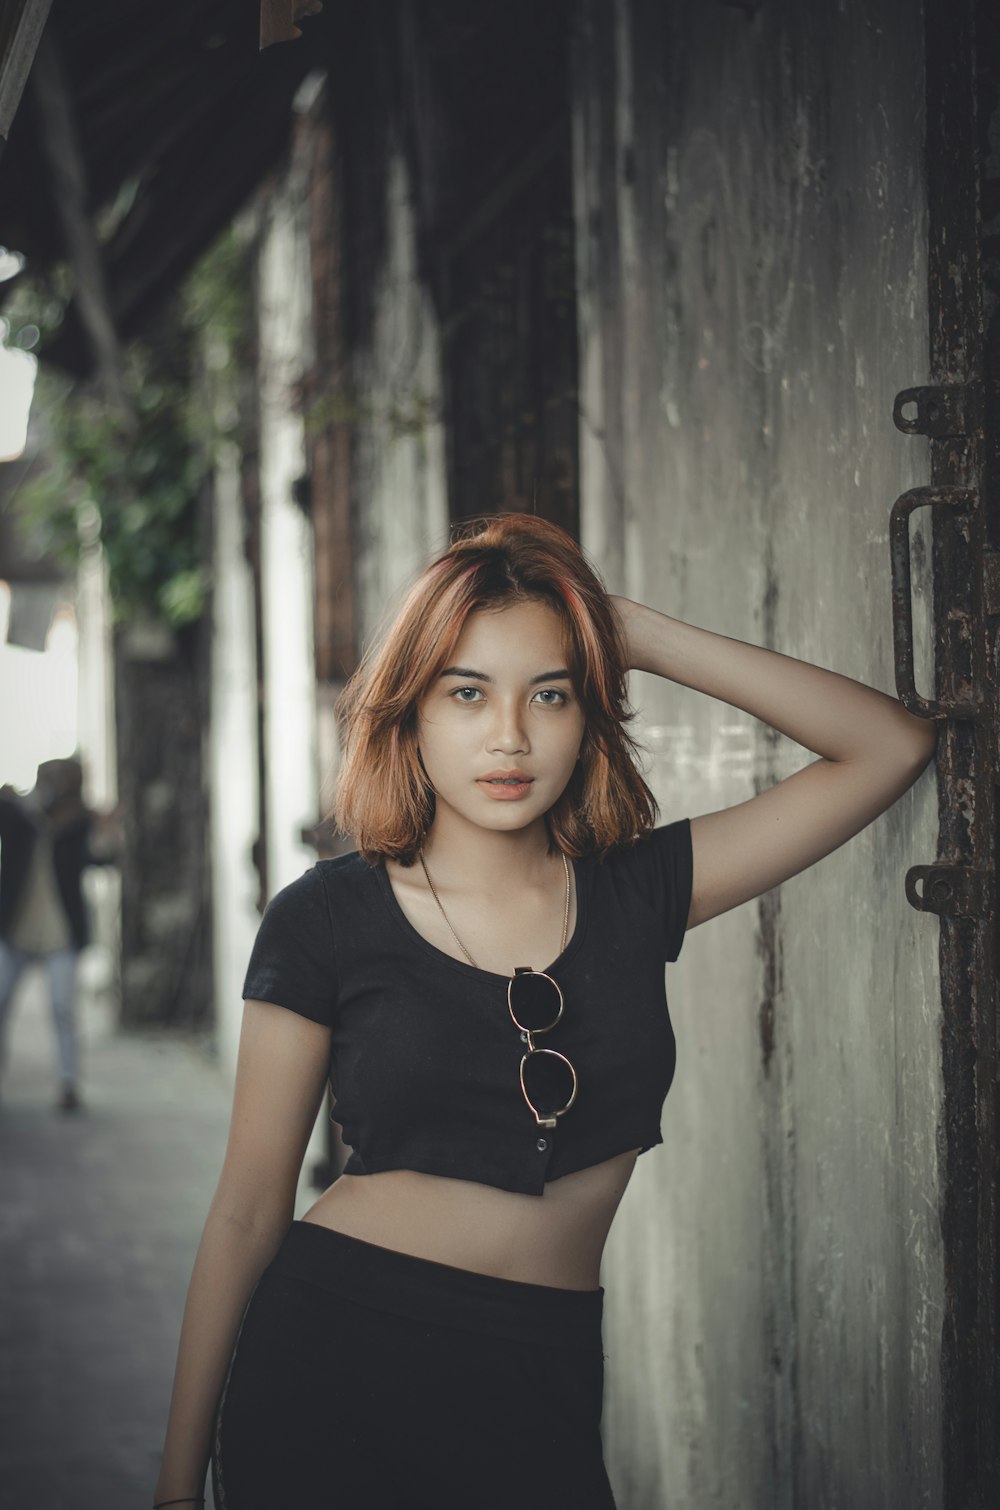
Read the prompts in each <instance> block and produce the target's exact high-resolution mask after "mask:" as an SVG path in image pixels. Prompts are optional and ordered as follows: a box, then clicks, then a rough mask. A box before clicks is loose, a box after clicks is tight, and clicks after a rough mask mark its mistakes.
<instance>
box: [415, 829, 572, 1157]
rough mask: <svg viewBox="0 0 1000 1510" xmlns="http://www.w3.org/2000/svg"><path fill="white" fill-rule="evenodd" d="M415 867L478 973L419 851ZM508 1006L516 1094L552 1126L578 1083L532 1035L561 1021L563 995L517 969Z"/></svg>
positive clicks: (540, 977)
mask: <svg viewBox="0 0 1000 1510" xmlns="http://www.w3.org/2000/svg"><path fill="white" fill-rule="evenodd" d="M562 862H563V870H564V872H565V876H566V904H565V907H564V909H563V931H562V944H561V946H560V949H559V954H560V956H561V955H562V954H563V952H564V950H565V948H566V939H567V937H568V934H569V897H570V884H569V864H568V862H567V860H566V856H565V855H563V857H562ZM420 863H421V865H422V866H423V869H424V875H425V876H426V877H427V884H428V886H429V887H430V889H431V892H432V894H433V896H434V900H435V902H436V903H437V904H438V907H439V908H440V909H441V916H442V917H443V918H444V920H445V922H446V923H447V924H448V927H449V928H450V929H451V933H452V937H453V938H454V940H455V942H456V944H457V945H458V947H459V948H460V949H461V951H462V953H463V954H464V955H465V957H466V959H467V960H468V961H469V963H470V964H471V965H472V966H473V967H474V968H475V969H476V970H478V969H479V968H480V967H479V965H477V964H476V961H475V960H474V959H473V957H472V955H471V954H470V953H469V951H468V949H467V948H466V947H465V945H464V944H463V943H462V940H461V939H460V938H459V936H458V934H457V933H456V932H455V930H454V928H453V927H452V924H451V919H450V918H449V917H448V914H447V913H446V912H445V910H444V906H443V904H442V902H441V898H440V897H439V896H438V894H437V891H436V890H435V887H434V882H433V881H432V880H431V878H430V872H429V871H428V869H427V865H426V863H425V861H424V856H423V852H422V851H421V852H420ZM507 1006H508V1008H509V1009H510V1015H511V1018H512V1019H513V1022H514V1026H515V1027H516V1028H518V1029H519V1030H520V1033H521V1038H522V1039H523V1041H524V1042H525V1043H526V1044H527V1045H528V1048H527V1052H526V1053H524V1054H523V1055H522V1056H521V1093H522V1095H523V1096H524V1099H525V1101H526V1102H527V1103H528V1106H529V1108H530V1110H531V1112H532V1114H533V1115H534V1118H535V1122H536V1123H537V1125H538V1126H539V1127H555V1125H556V1122H557V1120H558V1119H559V1118H560V1117H562V1116H564V1115H565V1113H566V1112H568V1111H569V1109H570V1107H571V1106H572V1105H573V1102H574V1101H575V1100H576V1091H577V1084H578V1082H577V1077H576V1070H575V1069H574V1068H573V1066H572V1065H571V1064H570V1062H569V1060H568V1059H567V1058H566V1055H565V1054H560V1053H559V1052H558V1050H556V1049H544V1048H543V1049H539V1048H536V1046H535V1036H536V1034H539V1033H547V1032H548V1031H549V1030H550V1028H554V1027H555V1025H556V1023H557V1022H558V1021H559V1019H560V1017H562V1015H563V994H562V991H561V990H560V989H559V986H558V984H557V983H556V981H554V980H553V979H552V976H551V975H546V974H545V972H544V971H543V970H533V969H532V968H531V966H530V965H516V966H515V967H514V974H513V975H512V976H511V978H510V981H509V982H508V984H507Z"/></svg>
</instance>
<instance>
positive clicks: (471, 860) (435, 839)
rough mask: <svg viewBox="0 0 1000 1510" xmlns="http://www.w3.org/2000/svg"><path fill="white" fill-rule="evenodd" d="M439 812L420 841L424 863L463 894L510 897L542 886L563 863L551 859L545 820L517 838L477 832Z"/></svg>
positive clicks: (443, 881) (538, 821)
mask: <svg viewBox="0 0 1000 1510" xmlns="http://www.w3.org/2000/svg"><path fill="white" fill-rule="evenodd" d="M453 818H454V815H450V814H447V813H444V814H443V813H440V812H438V813H437V814H435V817H434V822H433V823H432V824H431V827H430V829H429V831H428V833H427V837H426V839H425V840H424V846H423V852H424V859H425V860H426V861H427V864H428V867H429V868H430V870H431V873H432V875H433V876H434V881H435V884H436V883H437V881H438V877H439V876H440V878H441V881H442V883H443V884H445V885H447V886H451V887H456V888H457V887H461V888H462V889H464V890H475V891H479V890H488V891H490V892H499V893H509V892H510V891H511V890H512V889H513V888H514V887H516V886H519V885H520V886H525V885H535V884H544V883H545V881H546V880H547V879H548V878H549V877H550V876H551V873H552V871H553V870H554V869H556V868H558V869H559V871H560V873H561V872H562V860H561V859H560V857H559V856H558V855H550V854H549V850H548V844H549V837H548V830H547V828H546V826H545V820H544V819H543V818H539V819H538V820H537V822H535V823H532V824H531V825H530V826H529V827H528V828H525V829H519V830H518V831H517V832H516V833H509V834H505V833H498V832H496V831H495V830H490V829H484V828H480V827H479V826H478V825H477V824H471V823H467V822H465V821H464V820H457V821H450V820H453Z"/></svg>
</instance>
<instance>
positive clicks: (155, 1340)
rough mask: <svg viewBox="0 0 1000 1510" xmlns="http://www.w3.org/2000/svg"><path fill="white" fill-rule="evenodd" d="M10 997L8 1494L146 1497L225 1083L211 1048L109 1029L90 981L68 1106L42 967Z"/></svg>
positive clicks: (3, 1320) (1, 1160) (5, 1339)
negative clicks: (74, 1098) (73, 1100)
mask: <svg viewBox="0 0 1000 1510" xmlns="http://www.w3.org/2000/svg"><path fill="white" fill-rule="evenodd" d="M18 993H19V994H18V997H17V999H16V1000H15V1002H14V1003H13V1019H12V1022H11V1024H10V1027H11V1034H10V1040H9V1052H8V1071H7V1076H6V1080H5V1083H4V1085H3V1087H2V1100H0V1504H2V1505H4V1506H7V1505H9V1506H11V1507H15V1506H16V1507H18V1510H21V1507H24V1510H146V1507H148V1506H149V1505H150V1504H151V1503H152V1490H153V1486H154V1484H155V1481H156V1474H157V1471H158V1467H159V1456H160V1451H161V1448H162V1443H163V1431H164V1427H165V1425H166V1413H167V1405H168V1401H169V1394H170V1384H171V1379H172V1376H173V1367H174V1358H175V1354H176V1347H177V1338H178V1334H179V1329H180V1322H181V1314H182V1311H183V1305H184V1296H185V1293H186V1289H187V1284H188V1280H189V1278H190V1272H191V1265H192V1263H193V1261H194V1254H195V1250H196V1247H197V1244H198V1239H199V1236H200V1233H201V1227H202V1223H203V1222H204V1219H205V1215H206V1212H207V1210H208V1205H209V1202H210V1200H211V1197H212V1193H213V1191H214V1189H215V1183H216V1180H217V1178H218V1172H219V1169H220V1167H221V1162H222V1156H223V1151H224V1147H225V1138H226V1130H227V1127H228V1122H229V1109H230V1099H231V1093H230V1088H229V1086H228V1084H227V1083H226V1082H225V1081H224V1079H223V1077H222V1075H221V1074H220V1072H219V1071H218V1070H217V1069H216V1068H215V1066H214V1065H213V1063H212V1061H211V1057H210V1054H209V1051H208V1046H207V1044H198V1043H194V1042H185V1041H178V1040H176V1039H172V1038H170V1037H166V1036H163V1035H155V1036H142V1037H134V1036H131V1035H129V1036H123V1035H119V1034H116V1033H115V1032H114V1031H113V1023H112V1013H111V1010H110V1006H109V1004H108V1002H107V1000H106V998H102V996H101V995H100V994H98V993H95V992H94V991H93V990H92V989H91V990H87V989H85V990H83V991H82V992H81V1000H80V1008H81V1010H80V1022H81V1042H82V1051H81V1052H82V1067H83V1069H82V1089H83V1097H84V1102H85V1107H84V1110H83V1111H82V1112H78V1113H60V1112H58V1111H56V1110H55V1109H54V1103H55V1099H56V1091H57V1076H56V1068H55V1047H54V1035H53V1032H52V1027H51V1023H50V1020H49V1011H48V1001H47V996H46V984H45V980H44V977H43V975H42V973H41V972H40V971H35V972H32V973H31V974H25V975H24V976H22V978H21V981H20V983H19V988H18ZM207 1493H208V1503H209V1505H211V1491H210V1490H208V1491H207Z"/></svg>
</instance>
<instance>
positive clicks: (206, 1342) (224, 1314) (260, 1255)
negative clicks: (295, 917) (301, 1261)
mask: <svg viewBox="0 0 1000 1510" xmlns="http://www.w3.org/2000/svg"><path fill="white" fill-rule="evenodd" d="M329 1054H330V1029H329V1028H328V1027H325V1026H323V1025H322V1024H320V1023H316V1022H312V1021H311V1020H310V1019H309V1018H307V1017H302V1016H300V1015H299V1014H298V1013H296V1012H292V1011H289V1010H288V1009H286V1008H285V1007H279V1006H275V1005H273V1004H272V1003H270V1002H262V1001H247V1002H246V1003H245V1004H244V1008H243V1024H242V1029H241V1032H240V1046H239V1054H238V1058H237V1066H236V1084H235V1089H234V1094H233V1111H232V1117H231V1120H230V1126H229V1141H228V1143H227V1146H226V1156H225V1160H224V1162H223V1166H222V1173H221V1175H220V1178H219V1183H218V1187H217V1189H216V1192H215V1195H214V1197H213V1199H212V1204H211V1207H210V1209H209V1213H208V1217H207V1219H206V1222H205V1229H204V1232H203V1233H202V1237H201V1242H200V1244H199V1247H198V1253H197V1257H196V1258H195V1263H194V1269H193V1271H192V1274H191V1283H190V1285H189V1287H188V1294H187V1303H186V1305H185V1308H184V1321H183V1324H182V1327H181V1336H180V1344H179V1346H178V1350H177V1367H176V1370H175V1373H174V1386H173V1393H172V1395H171V1400H170V1415H169V1418H168V1422H167V1433H166V1440H165V1442H164V1448H163V1460H162V1463H161V1467H160V1475H159V1478H158V1480H157V1484H156V1490H155V1493H154V1496H153V1498H154V1500H156V1501H159V1500H169V1499H177V1498H180V1497H181V1496H183V1495H200V1494H203V1493H204V1488H205V1477H206V1474H207V1472H208V1465H209V1459H210V1456H211V1449H212V1429H213V1426H214V1423H215V1415H216V1411H217V1409H218V1404H219V1399H220V1396H221V1394H222V1387H223V1384H224V1382H225V1377H226V1371H227V1369H228V1367H229V1360H230V1357H231V1356H232V1351H233V1346H234V1344H235V1342H236V1336H237V1332H238V1330H239V1324H240V1320H241V1318H242V1315H243V1310H244V1307H245V1306H246V1303H247V1301H248V1300H249V1298H250V1295H251V1292H252V1291H253V1288H254V1286H255V1285H256V1283H257V1280H258V1279H259V1278H260V1275H261V1274H262V1272H263V1271H264V1269H265V1268H266V1267H267V1265H268V1264H269V1263H270V1261H271V1259H272V1258H273V1257H274V1255H275V1253H276V1252H277V1250H278V1247H279V1245H280V1243H281V1240H282V1238H283V1236H284V1234H285V1232H286V1231H287V1230H288V1227H289V1226H290V1224H291V1221H292V1218H293V1214H294V1207H295V1191H296V1187H297V1185H298V1179H299V1174H300V1171H301V1168H302V1160H303V1158H304V1156H305V1151H306V1145H307V1143H308V1141H309V1136H310V1134H311V1132H312V1129H313V1126H314V1125H315V1122H316V1116H317V1114H318V1112H319V1108H320V1104H321V1101H322V1097H323V1088H324V1084H325V1081H326V1076H327V1072H328V1062H329Z"/></svg>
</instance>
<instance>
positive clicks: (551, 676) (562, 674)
mask: <svg viewBox="0 0 1000 1510" xmlns="http://www.w3.org/2000/svg"><path fill="white" fill-rule="evenodd" d="M441 676H464V677H468V678H469V680H470V681H472V680H474V681H477V682H489V683H490V684H491V685H492V683H493V678H492V676H487V675H486V673H485V671H471V670H470V669H469V667H468V666H446V667H445V669H444V671H442V672H441ZM570 680H571V678H570V674H569V672H568V671H567V670H566V668H565V667H561V668H560V669H559V670H558V671H543V672H541V674H540V675H539V676H533V677H532V678H531V681H530V682H529V684H528V685H529V686H532V687H533V686H534V685H535V683H536V682H559V681H563V682H568V681H570Z"/></svg>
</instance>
